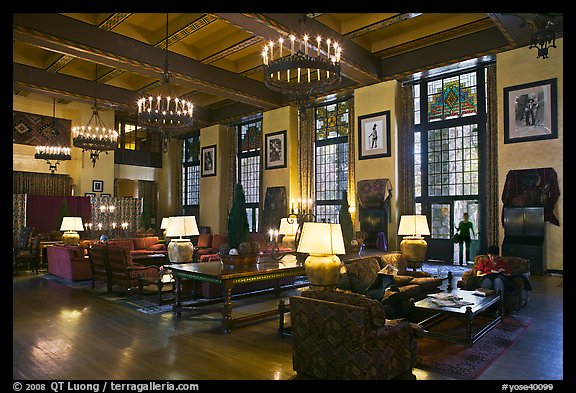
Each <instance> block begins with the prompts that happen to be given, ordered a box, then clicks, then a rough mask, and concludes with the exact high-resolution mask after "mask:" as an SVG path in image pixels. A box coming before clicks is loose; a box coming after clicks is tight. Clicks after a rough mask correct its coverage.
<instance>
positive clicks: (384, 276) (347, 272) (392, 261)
mask: <svg viewBox="0 0 576 393" xmlns="http://www.w3.org/2000/svg"><path fill="white" fill-rule="evenodd" d="M406 266H407V264H406V261H405V260H404V259H403V258H402V254H401V253H399V252H390V253H383V254H378V255H368V256H362V257H359V258H352V259H347V260H345V261H344V264H343V267H342V268H341V270H340V280H339V282H338V285H337V290H340V291H346V292H353V293H357V294H361V295H364V296H367V297H370V298H373V299H375V300H379V301H381V302H382V304H383V305H384V308H385V310H386V314H387V315H389V316H390V317H391V318H398V317H404V316H407V315H408V314H409V312H410V310H411V307H412V304H413V302H414V301H418V300H420V299H423V298H425V297H426V296H428V295H429V294H432V293H437V292H440V286H441V285H442V279H441V278H437V277H431V276H430V274H429V273H427V272H423V271H408V270H406Z"/></svg>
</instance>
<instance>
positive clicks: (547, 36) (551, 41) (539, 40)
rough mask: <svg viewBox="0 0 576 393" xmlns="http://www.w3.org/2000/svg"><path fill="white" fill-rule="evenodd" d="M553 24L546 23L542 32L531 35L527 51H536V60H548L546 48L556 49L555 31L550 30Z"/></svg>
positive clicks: (550, 22)
mask: <svg viewBox="0 0 576 393" xmlns="http://www.w3.org/2000/svg"><path fill="white" fill-rule="evenodd" d="M553 26H554V23H553V22H552V21H548V23H546V28H545V29H544V30H540V31H536V32H534V33H532V39H531V43H530V46H529V47H528V49H532V48H536V49H538V57H537V58H540V57H541V58H543V59H547V58H548V48H556V31H555V30H554V29H553V28H552V27H553Z"/></svg>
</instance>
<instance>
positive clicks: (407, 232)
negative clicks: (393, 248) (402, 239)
mask: <svg viewBox="0 0 576 393" xmlns="http://www.w3.org/2000/svg"><path fill="white" fill-rule="evenodd" d="M398 235H400V236H424V235H426V236H427V235H430V229H428V220H427V219H426V216H424V215H406V216H402V217H401V218H400V225H399V227H398Z"/></svg>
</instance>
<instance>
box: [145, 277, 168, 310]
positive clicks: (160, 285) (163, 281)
mask: <svg viewBox="0 0 576 393" xmlns="http://www.w3.org/2000/svg"><path fill="white" fill-rule="evenodd" d="M167 284H168V285H171V286H172V289H171V291H172V292H174V278H173V277H172V274H171V273H165V274H163V275H162V277H160V278H158V279H155V280H154V279H150V278H146V277H142V276H138V299H140V298H141V297H142V289H143V288H144V286H146V285H156V288H157V291H158V305H159V306H161V305H162V288H164V285H167Z"/></svg>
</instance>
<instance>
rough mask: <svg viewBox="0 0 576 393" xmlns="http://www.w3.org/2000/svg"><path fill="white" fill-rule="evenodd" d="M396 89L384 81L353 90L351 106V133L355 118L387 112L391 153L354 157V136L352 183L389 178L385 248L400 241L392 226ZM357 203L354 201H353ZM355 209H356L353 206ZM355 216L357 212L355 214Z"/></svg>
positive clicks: (394, 223)
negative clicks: (353, 116) (389, 193)
mask: <svg viewBox="0 0 576 393" xmlns="http://www.w3.org/2000/svg"><path fill="white" fill-rule="evenodd" d="M399 91H400V84H399V83H398V82H397V81H388V82H383V83H378V84H375V85H371V86H366V87H363V88H360V89H357V90H355V91H354V108H355V118H354V119H353V121H354V124H355V127H354V129H355V132H356V135H357V134H358V117H360V116H363V115H369V114H372V113H378V112H383V111H387V110H389V111H390V146H391V150H392V155H391V156H390V157H382V158H372V159H364V160H358V157H359V152H358V138H356V158H355V163H356V184H358V182H359V181H360V180H367V179H381V178H386V179H389V180H390V183H391V185H392V198H391V204H390V213H391V217H390V220H391V221H390V223H389V224H388V244H389V249H391V250H399V247H400V245H399V244H400V243H399V241H398V240H397V235H396V232H397V230H396V228H397V226H398V221H399V217H398V214H397V211H396V200H397V199H398V186H397V181H396V179H397V169H396V166H397V164H396V161H397V157H398V154H397V153H396V152H397V144H396V140H397V130H398V126H397V120H396V119H397V113H396V112H397V111H398V110H399V106H397V105H396V102H398V95H399ZM355 205H356V206H357V205H358V204H357V203H355ZM356 211H358V209H356ZM356 216H358V213H357V214H356ZM354 226H355V230H357V231H359V230H360V224H359V221H358V218H356V219H355V223H354Z"/></svg>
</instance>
